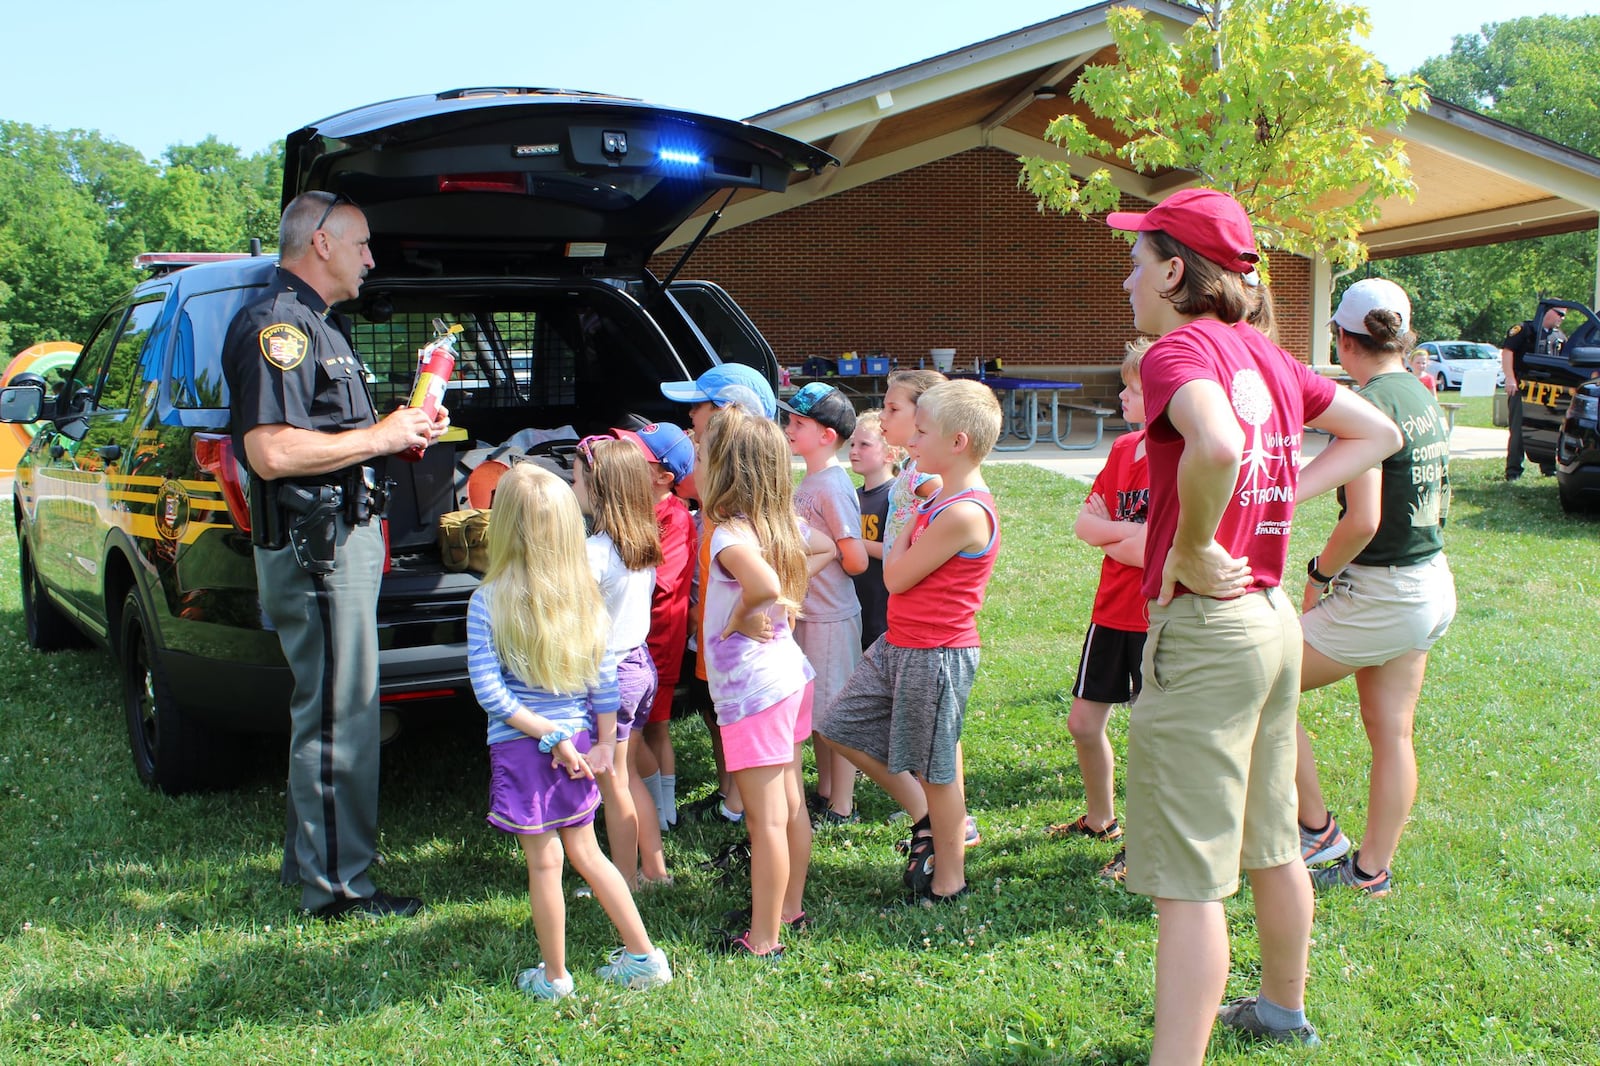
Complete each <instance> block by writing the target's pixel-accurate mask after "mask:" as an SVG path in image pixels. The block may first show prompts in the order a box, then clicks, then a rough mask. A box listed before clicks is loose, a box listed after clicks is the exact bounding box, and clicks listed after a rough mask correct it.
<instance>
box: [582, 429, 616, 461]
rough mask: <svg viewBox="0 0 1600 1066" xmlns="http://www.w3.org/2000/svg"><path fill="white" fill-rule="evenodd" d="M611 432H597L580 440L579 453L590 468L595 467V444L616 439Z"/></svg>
mask: <svg viewBox="0 0 1600 1066" xmlns="http://www.w3.org/2000/svg"><path fill="white" fill-rule="evenodd" d="M616 439H617V438H616V437H614V436H612V435H611V434H610V433H595V434H593V435H592V436H588V437H585V438H583V439H582V440H580V441H579V442H578V454H579V455H581V456H582V457H583V462H584V464H585V465H586V466H588V467H589V469H591V470H593V469H594V446H595V445H596V444H598V443H600V442H601V441H603V440H616Z"/></svg>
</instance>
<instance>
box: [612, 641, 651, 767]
mask: <svg viewBox="0 0 1600 1066" xmlns="http://www.w3.org/2000/svg"><path fill="white" fill-rule="evenodd" d="M617 692H618V693H619V694H620V695H621V696H622V706H621V707H620V708H619V709H618V710H617V742H618V743H621V742H622V741H624V740H627V739H628V737H629V736H630V735H631V734H632V733H633V731H634V730H635V729H643V728H644V727H645V723H646V722H648V721H650V708H651V707H653V706H655V702H656V662H655V660H654V659H652V658H650V648H649V646H648V645H645V644H641V645H639V646H638V647H637V648H634V649H633V650H632V651H630V652H629V653H628V654H627V655H624V656H623V657H622V661H621V662H619V663H618V664H617Z"/></svg>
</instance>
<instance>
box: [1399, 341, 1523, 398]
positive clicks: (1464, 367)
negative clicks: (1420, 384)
mask: <svg viewBox="0 0 1600 1066" xmlns="http://www.w3.org/2000/svg"><path fill="white" fill-rule="evenodd" d="M1417 351H1419V352H1426V353H1427V356H1428V373H1429V374H1431V375H1432V376H1433V381H1434V384H1435V385H1437V386H1439V391H1440V392H1443V391H1444V390H1445V389H1459V388H1460V387H1461V376H1462V375H1463V374H1465V373H1466V372H1467V371H1469V370H1482V369H1483V368H1484V366H1485V364H1488V365H1490V366H1493V367H1494V383H1495V386H1496V387H1497V388H1504V387H1505V383H1506V374H1505V371H1504V370H1502V369H1501V368H1500V349H1499V348H1496V347H1495V346H1494V345H1492V344H1478V343H1475V342H1473V341H1428V342H1427V343H1426V344H1419V345H1417Z"/></svg>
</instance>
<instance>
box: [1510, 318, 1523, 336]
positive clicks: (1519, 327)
mask: <svg viewBox="0 0 1600 1066" xmlns="http://www.w3.org/2000/svg"><path fill="white" fill-rule="evenodd" d="M1521 332H1522V323H1520V322H1518V323H1517V324H1516V325H1515V326H1512V327H1511V332H1510V333H1509V334H1507V336H1510V337H1515V336H1516V335H1517V334H1519V333H1521Z"/></svg>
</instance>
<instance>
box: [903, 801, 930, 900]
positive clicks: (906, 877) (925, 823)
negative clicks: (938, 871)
mask: <svg viewBox="0 0 1600 1066" xmlns="http://www.w3.org/2000/svg"><path fill="white" fill-rule="evenodd" d="M900 879H901V880H902V881H903V882H904V883H905V886H906V888H908V889H910V891H911V893H912V894H913V895H915V896H921V895H923V894H924V893H925V892H927V891H928V886H929V885H931V884H932V883H933V823H932V822H931V821H930V820H929V818H928V816H927V815H923V816H922V817H921V818H920V819H919V820H918V821H917V824H915V825H913V826H912V827H911V847H910V848H909V849H908V850H907V852H906V867H905V871H904V872H903V873H902V874H901V877H900Z"/></svg>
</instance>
